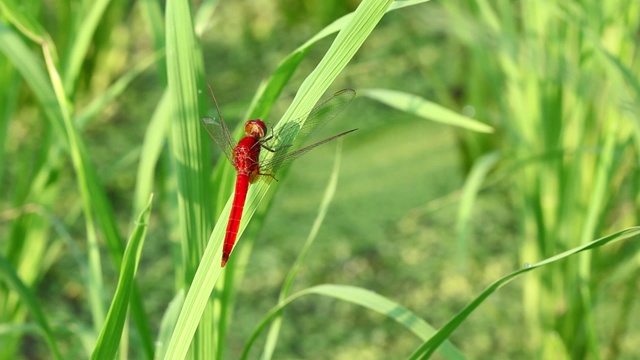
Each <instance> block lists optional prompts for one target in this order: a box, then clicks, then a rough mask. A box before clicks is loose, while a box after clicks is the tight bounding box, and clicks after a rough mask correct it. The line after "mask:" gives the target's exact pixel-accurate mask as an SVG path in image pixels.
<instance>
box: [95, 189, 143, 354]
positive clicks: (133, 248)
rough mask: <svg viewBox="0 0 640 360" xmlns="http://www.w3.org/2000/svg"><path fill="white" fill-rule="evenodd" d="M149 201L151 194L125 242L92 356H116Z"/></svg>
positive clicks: (136, 266)
mask: <svg viewBox="0 0 640 360" xmlns="http://www.w3.org/2000/svg"><path fill="white" fill-rule="evenodd" d="M152 201H153V195H152V196H150V197H149V202H148V203H147V206H146V208H145V209H144V210H143V212H142V213H141V214H140V216H139V217H138V220H137V221H136V227H135V229H134V230H133V232H132V234H131V238H129V242H128V243H127V247H126V249H125V251H124V257H123V259H122V268H121V269H120V274H119V279H118V285H117V287H116V292H115V295H114V297H113V300H112V301H111V307H110V308H109V312H108V313H107V318H106V320H105V324H104V326H103V328H102V330H101V331H100V336H99V337H98V342H97V344H96V347H95V349H94V351H93V354H91V358H92V359H113V358H114V357H115V355H116V350H117V349H118V344H119V343H120V338H121V337H122V330H123V327H124V322H125V319H126V317H127V308H128V307H129V301H130V298H131V293H132V292H133V284H134V281H135V278H136V272H137V270H138V264H139V263H140V254H141V253H142V247H143V246H144V240H145V237H146V234H147V225H148V223H149V216H150V214H151V204H152Z"/></svg>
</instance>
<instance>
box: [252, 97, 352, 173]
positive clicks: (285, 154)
mask: <svg viewBox="0 0 640 360" xmlns="http://www.w3.org/2000/svg"><path fill="white" fill-rule="evenodd" d="M355 95H356V92H355V91H354V90H352V89H344V90H340V91H338V92H337V93H335V94H334V95H333V96H332V97H330V98H329V99H327V100H325V101H323V102H321V103H320V104H319V105H317V106H316V107H314V108H313V110H311V111H310V112H309V113H308V114H306V115H304V116H301V117H300V118H298V119H296V120H293V121H290V122H288V123H287V124H285V125H284V126H283V127H282V128H281V129H280V131H279V134H280V135H277V136H275V138H276V143H275V146H274V149H276V150H277V151H276V154H275V155H274V156H273V157H272V158H270V159H267V160H266V161H264V162H263V163H262V164H261V166H260V167H261V168H262V169H269V171H271V172H275V171H277V170H278V169H279V168H280V167H282V166H285V165H287V164H289V163H290V162H291V161H293V160H295V159H297V158H299V157H300V156H302V155H304V154H306V153H307V152H308V151H309V150H311V149H313V148H315V147H316V146H319V145H322V144H325V143H327V142H329V141H332V140H335V139H337V138H339V137H341V136H343V135H346V134H348V133H350V132H353V131H355V130H356V129H352V130H349V131H345V132H343V133H340V134H337V135H334V136H331V137H329V138H327V139H324V140H322V141H319V142H316V143H314V144H311V145H309V146H306V147H303V145H304V143H305V141H306V140H307V138H309V137H310V136H311V135H312V134H313V133H315V132H317V131H318V130H320V129H321V128H322V127H323V126H325V125H326V124H327V123H329V122H330V121H331V120H332V119H334V118H335V117H336V116H337V115H338V114H339V113H340V112H341V111H342V110H344V109H345V108H346V106H347V105H348V104H349V103H350V102H351V100H353V98H354V97H355ZM305 118H306V121H305V122H304V124H302V125H300V124H301V122H302V121H303V120H304V119H305ZM298 129H299V130H298ZM293 136H295V139H291V138H292V137H293Z"/></svg>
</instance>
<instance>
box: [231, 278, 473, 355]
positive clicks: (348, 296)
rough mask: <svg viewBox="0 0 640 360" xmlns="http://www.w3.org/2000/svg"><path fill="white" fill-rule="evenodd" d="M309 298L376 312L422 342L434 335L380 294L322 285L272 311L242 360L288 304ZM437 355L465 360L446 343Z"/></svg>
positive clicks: (248, 345) (249, 342)
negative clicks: (330, 299)
mask: <svg viewBox="0 0 640 360" xmlns="http://www.w3.org/2000/svg"><path fill="white" fill-rule="evenodd" d="M310 294H316V295H323V296H329V297H333V298H336V299H339V300H344V301H348V302H351V303H354V304H357V305H360V306H362V307H364V308H367V309H370V310H373V311H376V312H378V313H380V314H382V315H384V316H386V317H388V318H390V319H392V320H394V321H396V322H398V323H399V324H401V325H403V326H404V327H405V328H406V329H407V330H409V331H411V332H412V333H414V334H415V335H416V336H418V337H419V338H420V339H423V340H426V339H428V338H429V337H431V336H432V335H433V334H434V333H435V332H436V331H435V329H434V328H433V327H431V326H430V325H429V324H427V323H426V322H425V321H424V320H422V319H421V318H420V317H419V316H417V315H416V314H414V313H413V312H412V311H411V310H409V309H407V308H405V307H403V306H401V305H399V304H397V303H395V302H393V301H391V300H389V299H387V298H385V297H383V296H381V295H379V294H376V293H374V292H373V291H370V290H366V289H361V288H358V287H354V286H344V285H332V284H325V285H318V286H314V287H311V288H308V289H305V290H302V291H299V292H297V293H295V294H293V295H291V296H290V297H288V298H287V299H286V300H285V301H283V302H281V303H279V304H278V305H277V306H276V307H274V308H273V309H271V310H270V311H269V312H268V313H267V315H265V317H264V318H263V319H262V321H261V322H260V324H259V325H258V326H257V327H256V329H255V330H254V331H253V333H252V334H251V337H250V338H249V341H248V342H247V345H245V348H244V352H243V354H242V357H241V358H242V359H246V358H247V357H248V355H249V351H250V350H251V346H252V345H253V343H254V342H255V340H256V339H257V338H258V336H259V335H260V333H261V332H262V330H263V329H264V328H265V327H266V326H267V325H268V324H269V323H270V322H271V320H272V319H274V318H275V317H277V316H278V315H279V314H280V313H281V312H282V310H283V309H284V308H285V307H286V306H287V305H289V304H291V303H292V302H293V301H295V300H297V299H299V298H300V297H302V296H305V295H310ZM440 352H441V353H442V355H444V356H445V357H446V358H448V359H464V358H465V357H464V355H462V353H461V352H460V351H459V350H458V349H456V348H455V347H454V346H453V345H452V344H451V343H449V342H446V343H445V344H444V345H443V347H442V349H441V351H440Z"/></svg>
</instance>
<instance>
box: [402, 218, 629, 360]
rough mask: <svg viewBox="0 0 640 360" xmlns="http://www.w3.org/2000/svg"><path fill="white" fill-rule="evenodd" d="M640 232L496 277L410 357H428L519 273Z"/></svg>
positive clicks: (625, 232)
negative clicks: (499, 277) (485, 301)
mask: <svg viewBox="0 0 640 360" xmlns="http://www.w3.org/2000/svg"><path fill="white" fill-rule="evenodd" d="M638 234H640V227H638V226H636V227H632V228H628V229H624V230H621V231H618V232H616V233H613V234H611V235H608V236H605V237H602V238H600V239H597V240H594V241H592V242H590V243H588V244H585V245H582V246H578V247H576V248H573V249H571V250H567V251H565V252H563V253H561V254H558V255H555V256H552V257H550V258H548V259H546V260H543V261H540V262H537V263H535V264H525V267H524V268H522V269H520V270H517V271H514V272H512V273H511V274H509V275H507V276H505V277H503V278H501V279H498V280H497V281H495V282H494V283H493V284H491V285H489V287H487V289H486V290H485V291H483V292H482V293H481V294H480V295H479V296H478V297H477V298H476V299H475V300H473V301H472V302H471V303H470V304H469V305H467V306H466V307H465V308H464V309H463V310H462V311H460V312H459V313H458V314H457V315H456V316H455V317H454V318H453V319H451V320H449V322H448V323H447V324H446V325H445V326H444V327H443V328H442V329H440V330H439V331H438V332H437V333H436V334H435V335H434V336H433V337H432V338H431V339H429V340H428V341H426V342H425V343H424V344H422V345H421V346H420V347H419V348H418V349H417V350H416V351H415V352H414V353H413V354H412V355H411V359H414V360H415V359H427V358H429V357H430V356H431V355H432V354H433V353H434V352H435V351H436V349H438V347H439V346H440V345H441V344H443V343H444V342H445V341H446V340H447V338H449V336H450V335H451V334H452V333H453V332H454V331H455V329H457V328H458V326H460V324H462V322H463V321H464V320H465V319H466V318H467V316H469V315H471V313H473V311H474V310H475V309H476V308H477V307H478V306H480V304H482V303H483V302H484V300H486V299H487V298H488V297H489V295H491V294H493V293H494V292H495V291H496V290H498V289H500V288H501V287H502V286H504V285H506V284H507V283H509V282H510V281H511V280H513V279H515V278H517V277H519V276H520V275H522V274H524V273H526V272H529V271H531V270H533V269H537V268H539V267H542V266H545V265H549V264H551V263H554V262H556V261H560V260H564V259H566V258H568V257H570V256H573V255H575V254H578V253H580V252H582V251H585V250H592V249H596V248H599V247H601V246H604V245H606V244H608V243H611V242H615V241H620V240H624V239H628V238H631V237H633V236H636V235H638Z"/></svg>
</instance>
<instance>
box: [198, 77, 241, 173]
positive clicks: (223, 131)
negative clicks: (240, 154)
mask: <svg viewBox="0 0 640 360" xmlns="http://www.w3.org/2000/svg"><path fill="white" fill-rule="evenodd" d="M207 87H208V88H209V92H210V93H211V97H212V98H213V102H214V104H215V105H216V112H217V113H218V116H217V117H216V118H211V117H205V118H202V120H201V121H202V125H204V128H205V129H207V132H208V133H209V135H211V137H212V138H213V140H214V141H215V142H216V144H218V146H219V147H220V149H222V152H224V154H225V155H226V156H227V159H229V161H231V162H232V163H233V149H234V148H235V147H236V142H235V140H234V139H233V137H232V136H231V133H230V132H229V128H227V124H225V122H224V119H223V118H222V114H221V113H220V107H219V106H218V100H216V96H215V95H214V94H213V89H211V86H210V85H207Z"/></svg>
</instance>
